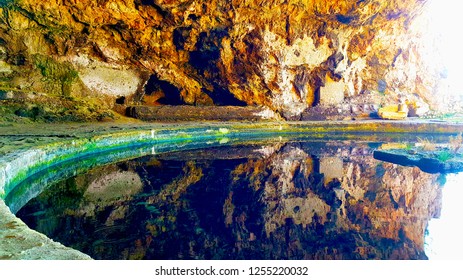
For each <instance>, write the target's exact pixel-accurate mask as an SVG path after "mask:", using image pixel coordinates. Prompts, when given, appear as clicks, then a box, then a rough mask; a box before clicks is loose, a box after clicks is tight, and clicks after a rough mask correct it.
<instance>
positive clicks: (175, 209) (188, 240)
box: [17, 141, 463, 259]
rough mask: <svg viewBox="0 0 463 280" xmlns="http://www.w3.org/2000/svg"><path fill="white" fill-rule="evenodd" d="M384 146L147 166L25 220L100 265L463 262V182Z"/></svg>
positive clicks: (215, 151) (126, 170) (68, 194)
mask: <svg viewBox="0 0 463 280" xmlns="http://www.w3.org/2000/svg"><path fill="white" fill-rule="evenodd" d="M381 146H384V144H381V143H366V142H365V143H363V142H360V143H359V142H353V141H323V142H321V141H317V142H314V141H301V142H289V141H288V142H285V141H283V142H278V143H267V144H259V145H257V144H256V145H242V146H236V145H235V146H232V147H218V148H212V149H203V150H192V151H183V152H175V153H167V154H160V155H151V156H145V157H141V158H138V159H133V160H128V161H125V162H120V163H117V164H112V165H106V166H102V167H96V168H94V169H92V170H90V171H89V172H87V173H85V174H81V175H76V176H73V177H71V178H68V179H66V180H64V181H61V182H59V183H56V184H53V185H51V186H49V187H48V188H46V190H45V191H43V192H42V193H41V194H40V195H38V196H37V197H35V198H34V199H32V200H30V201H29V202H28V203H27V204H26V205H25V206H24V207H22V209H20V210H19V212H18V213H17V215H18V217H20V218H21V219H23V220H24V221H25V222H26V224H28V225H29V226H30V227H31V228H33V229H36V230H37V231H39V232H42V233H44V234H45V235H47V236H49V237H50V238H52V239H53V240H55V241H58V242H61V243H63V244H64V245H66V246H69V247H72V248H75V249H78V250H80V251H82V252H84V253H87V254H89V255H90V256H91V257H93V258H95V259H427V258H458V257H459V254H458V252H461V250H458V252H456V253H455V251H446V250H445V249H444V248H445V246H450V248H452V246H453V248H455V243H458V241H457V239H456V238H457V237H458V234H457V233H458V230H457V229H458V228H461V222H460V219H458V218H457V217H458V216H456V215H460V216H459V217H461V214H462V213H461V212H462V211H461V210H460V208H459V207H458V200H457V199H455V198H459V197H461V196H458V191H459V189H460V188H459V186H458V183H457V182H458V181H461V179H463V178H461V176H460V175H459V174H457V175H447V178H446V176H445V175H440V174H428V173H424V172H422V171H420V170H419V169H418V168H416V167H403V166H398V165H395V164H391V163H387V162H381V161H378V160H376V159H374V158H373V151H374V150H375V149H378V148H381ZM28 184H31V182H29V183H28ZM452 198H453V199H452ZM446 219H447V220H446ZM444 221H445V222H444ZM445 226H447V227H449V226H450V228H448V229H446V228H445ZM443 240H444V241H448V242H450V243H448V242H447V243H445V242H443ZM452 242H454V243H452ZM449 244H450V245H449Z"/></svg>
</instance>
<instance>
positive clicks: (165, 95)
mask: <svg viewBox="0 0 463 280" xmlns="http://www.w3.org/2000/svg"><path fill="white" fill-rule="evenodd" d="M145 102H147V103H151V104H152V105H185V104H186V103H185V101H184V100H183V98H182V95H181V93H180V90H179V89H178V88H177V87H176V86H174V85H173V84H171V83H169V82H167V81H164V80H161V79H159V77H158V75H156V74H153V75H151V76H150V78H149V79H148V82H147V83H146V85H145Z"/></svg>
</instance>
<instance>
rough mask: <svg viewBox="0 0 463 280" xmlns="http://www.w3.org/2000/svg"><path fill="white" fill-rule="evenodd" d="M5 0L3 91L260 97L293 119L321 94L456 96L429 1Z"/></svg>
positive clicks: (353, 99) (0, 20)
mask: <svg viewBox="0 0 463 280" xmlns="http://www.w3.org/2000/svg"><path fill="white" fill-rule="evenodd" d="M1 3H2V4H1V7H0V54H1V55H0V58H1V64H0V68H1V70H0V75H1V76H2V80H1V87H2V88H3V90H6V91H8V90H13V92H17V91H20V92H28V93H35V94H37V93H43V94H45V95H46V96H48V95H50V94H55V95H58V96H59V97H60V98H61V99H62V98H68V99H69V96H71V97H72V98H74V101H75V100H79V101H80V100H83V102H82V104H83V105H84V106H87V105H86V104H87V103H88V104H90V105H88V107H90V108H94V107H95V109H94V110H99V109H100V107H101V108H112V109H115V110H116V111H118V112H123V108H122V109H121V108H119V107H121V106H120V105H125V104H127V103H129V104H132V103H140V102H141V103H146V104H151V105H156V104H168V105H178V104H191V105H263V106H267V107H269V108H270V109H272V110H273V111H275V112H278V113H279V114H280V115H282V116H283V117H285V118H287V119H299V118H300V117H301V115H302V114H303V112H304V111H307V110H308V109H310V108H311V107H313V106H314V105H318V104H320V105H326V106H333V105H334V106H340V105H341V104H342V103H343V102H344V103H350V104H376V105H384V104H387V103H394V102H398V100H399V99H406V100H407V102H408V103H409V104H412V105H413V106H415V107H416V106H430V107H431V108H432V109H435V110H440V111H445V110H448V104H451V103H452V100H451V99H449V98H444V97H442V94H441V93H439V89H441V88H443V87H442V84H441V83H440V80H441V79H442V72H443V71H444V69H443V67H442V66H440V65H434V64H431V63H429V61H428V60H427V58H428V57H427V55H429V53H432V50H433V44H432V42H428V41H427V40H425V39H424V38H425V33H426V28H425V27H426V24H429V23H428V21H427V17H426V1H423V0H406V1H402V0H400V1H399V0H393V1H379V0H363V1H351V0H343V1H320V0H270V1H260V0H255V1H249V0H234V1H225V0H210V1H185V0H176V1H172V0H134V1H133V0H99V1H91V0H80V1H76V0H64V1H58V0H43V1H32V0H17V1H2V2H1ZM444 88H445V87H444ZM440 94H441V95H440ZM121 97H126V98H125V99H120V98H121ZM438 97H439V98H438ZM117 98H119V99H117ZM116 99H117V100H119V101H118V103H119V104H115V100H116ZM88 100H92V102H90V101H88ZM101 100H103V101H104V102H101ZM442 100H445V102H442ZM95 103H96V104H97V105H95ZM73 104H74V103H73ZM416 104H418V105H416ZM63 106H64V107H72V105H70V104H63ZM372 108H374V107H372ZM100 118H104V116H103V117H101V116H100Z"/></svg>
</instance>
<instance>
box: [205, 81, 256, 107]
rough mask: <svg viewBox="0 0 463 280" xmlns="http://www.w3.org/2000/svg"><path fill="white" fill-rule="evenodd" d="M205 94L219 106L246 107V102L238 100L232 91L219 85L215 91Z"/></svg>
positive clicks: (215, 85)
mask: <svg viewBox="0 0 463 280" xmlns="http://www.w3.org/2000/svg"><path fill="white" fill-rule="evenodd" d="M204 92H205V93H206V94H207V95H208V96H209V97H210V98H211V99H212V101H213V102H214V104H215V105H218V106H246V105H247V104H246V102H244V101H241V100H239V99H237V98H236V97H235V96H234V95H233V94H232V93H231V92H230V91H228V90H227V89H226V88H223V87H221V86H219V85H217V84H214V90H213V91H208V90H204Z"/></svg>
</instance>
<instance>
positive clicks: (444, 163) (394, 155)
mask: <svg viewBox="0 0 463 280" xmlns="http://www.w3.org/2000/svg"><path fill="white" fill-rule="evenodd" d="M373 155H374V158H375V159H377V160H381V161H386V162H391V163H395V164H399V165H403V166H417V167H418V168H420V169H421V170H422V171H424V172H427V173H457V172H462V171H463V158H461V157H451V158H449V159H440V158H439V157H440V156H439V154H438V153H436V152H433V151H431V152H425V151H421V152H413V153H410V152H409V151H404V150H387V151H375V152H374V154H373Z"/></svg>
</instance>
